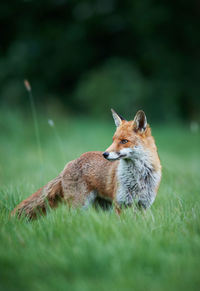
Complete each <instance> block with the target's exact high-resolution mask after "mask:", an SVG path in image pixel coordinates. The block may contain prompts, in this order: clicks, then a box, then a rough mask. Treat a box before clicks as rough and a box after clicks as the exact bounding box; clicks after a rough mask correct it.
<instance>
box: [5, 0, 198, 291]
mask: <svg viewBox="0 0 200 291" xmlns="http://www.w3.org/2000/svg"><path fill="white" fill-rule="evenodd" d="M0 29H1V34H0V35H1V37H0V291H1V290H2V291H5V290H6V291H8V290H9V291H16V290H20V291H23V290H25V291H27V290H30V291H46V290H47V291H51V290H52V291H54V290H56V291H57V290H59V291H60V290H61V291H62V290H63V291H66V290H70V291H90V290H91V291H93V290H96V291H97V290H99V291H102V290H106V291H107V290H110V291H116V290H117V291H118V290H119V291H121V290H126V291H129V290H131V291H132V290H136V291H144V290H148V291H161V290H162V291H168V290H171V291H179V290H181V291H183V290H187V291H188V290H190V291H191V290H192V291H199V290H200V276H199V270H200V193H199V191H200V151H199V149H200V134H199V133H200V131H199V130H198V129H199V122H200V80H199V79H200V2H199V1H197V0H196V1H195V0H190V1H186V0H182V1H180V0H176V1H172V0H168V1H165V0H164V1H158V0H126V1H123V0H121V1H120V0H93V1H89V0H88V1H77V0H76V1H75V0H73V1H72V0H51V1H50V0H49V1H45V0H44V1H36V0H35V1H29V0H26V1H20V0H18V1H16V0H12V1H6V0H1V1H0ZM24 79H28V80H29V81H30V83H31V86H32V93H33V97H34V102H35V105H36V112H35V111H34V107H32V108H31V104H30V100H29V96H28V92H27V91H26V89H25V87H24ZM111 107H113V108H114V109H115V110H116V111H117V112H119V113H120V114H122V116H124V117H126V118H127V119H133V118H134V114H135V113H136V111H137V110H138V109H143V110H144V111H145V112H146V115H147V119H148V121H149V123H150V125H152V132H153V136H154V137H155V140H156V145H157V146H158V152H159V155H160V158H161V163H162V167H163V171H162V182H161V186H160V189H159V193H158V196H157V198H156V201H155V203H154V204H153V206H152V207H151V209H149V210H148V211H146V212H137V211H135V210H134V209H126V210H124V212H123V214H122V216H121V217H120V218H119V217H118V216H116V215H115V212H114V211H112V210H111V211H110V212H103V211H96V210H95V209H92V208H91V209H89V210H88V211H85V212H84V211H82V210H81V209H76V210H71V211H68V208H67V207H66V205H62V206H60V207H58V208H57V209H56V210H54V211H49V212H48V213H47V215H46V216H45V217H41V218H40V219H38V220H37V221H34V222H31V223H30V222H28V221H27V220H26V219H22V220H18V219H17V218H16V217H15V218H13V219H11V217H10V212H11V210H12V209H13V208H14V207H15V206H16V205H17V204H18V203H19V202H20V201H22V200H23V199H25V198H26V197H28V196H29V195H31V194H32V193H33V192H35V191H36V190H37V189H38V188H40V187H41V186H42V185H44V184H46V183H47V182H48V181H49V180H51V179H52V178H54V177H55V176H57V175H58V173H59V172H60V171H61V170H62V169H63V167H64V165H65V164H66V163H67V162H68V161H70V160H72V159H75V158H77V157H79V156H80V155H81V154H82V153H83V152H86V151H93V150H101V151H104V150H105V149H106V148H107V147H108V146H109V145H110V143H111V141H112V135H113V132H114V130H115V125H114V122H113V121H112V117H111V113H110V108H111ZM34 113H36V114H35V115H34ZM48 121H49V122H48Z"/></svg>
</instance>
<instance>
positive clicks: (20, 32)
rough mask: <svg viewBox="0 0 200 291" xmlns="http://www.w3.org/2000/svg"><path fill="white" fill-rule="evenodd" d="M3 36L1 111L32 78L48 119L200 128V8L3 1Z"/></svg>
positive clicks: (16, 103) (146, 0)
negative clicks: (78, 117)
mask: <svg viewBox="0 0 200 291" xmlns="http://www.w3.org/2000/svg"><path fill="white" fill-rule="evenodd" d="M0 29H1V39H0V104H1V106H3V107H9V108H22V109H23V108H24V109H26V106H27V103H28V99H27V92H26V90H25V88H24V85H23V80H24V79H25V78H27V79H28V80H29V81H30V82H31V85H32V89H33V95H34V98H35V101H36V105H37V109H39V110H41V111H42V112H44V111H49V110H50V111H52V110H54V111H57V112H64V113H65V112H68V113H71V114H83V115H84V114H85V115H91V116H92V115H95V116H105V117H106V116H108V115H109V116H110V112H109V110H108V109H109V108H110V107H114V108H115V109H116V110H118V111H119V112H120V113H121V114H122V115H123V114H125V115H128V116H130V114H133V113H135V112H136V111H137V110H138V109H144V110H145V111H146V112H147V114H148V115H150V116H151V119H154V120H159V121H173V120H184V121H197V120H199V113H200V86H199V81H200V69H199V68H200V46H199V44H200V2H199V1H195V0H192V1H184V0H181V1H180V0H176V1H172V0H167V1H156V0H142V1H141V0H129V1H122V0H94V1H90V0H88V1H75V0H74V1H73V0H54V1H53V0H52V1H15V0H12V1H1V3H0Z"/></svg>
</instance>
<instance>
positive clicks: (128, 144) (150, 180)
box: [11, 109, 162, 219]
mask: <svg viewBox="0 0 200 291" xmlns="http://www.w3.org/2000/svg"><path fill="white" fill-rule="evenodd" d="M111 112H112V116H113V119H114V122H115V125H116V131H115V133H114V136H113V142H112V144H111V145H110V146H109V147H108V148H107V149H106V151H105V152H101V151H92V152H86V153H84V154H82V155H81V156H80V157H79V158H77V159H75V160H73V161H70V162H68V163H67V164H66V166H65V167H64V169H63V171H62V172H61V173H60V174H59V175H58V176H57V177H56V178H54V179H53V180H51V181H50V182H48V183H47V184H46V185H45V186H43V187H41V188H40V189H39V190H37V191H36V192H35V193H33V194H32V195H31V196H30V197H28V198H27V199H25V200H23V201H22V202H21V203H20V204H19V205H17V206H16V207H15V209H14V210H13V211H12V213H11V214H12V215H17V216H18V217H20V216H21V215H22V214H23V215H25V216H26V217H28V218H30V219H33V218H37V217H38V213H44V214H45V213H46V211H47V205H49V206H50V207H51V208H55V207H56V206H57V205H58V204H59V203H60V202H62V203H66V204H67V205H68V206H69V207H81V208H84V209H87V208H88V207H89V206H90V205H93V204H94V203H95V200H96V199H98V198H100V199H104V200H106V201H109V202H110V203H111V204H112V205H113V207H114V209H115V211H116V213H118V214H120V213H121V211H122V210H123V207H131V206H134V205H137V206H138V207H139V208H142V209H147V208H149V207H150V206H151V205H152V204H153V202H154V200H155V198H156V195H157V192H158V189H159V185H160V181H161V170H162V168H161V162H160V158H159V156H158V152H157V147H156V144H155V140H154V138H153V136H152V134H151V128H150V126H149V124H148V123H147V118H146V115H145V113H144V111H142V110H139V111H138V112H137V113H136V115H135V117H134V119H133V120H131V121H127V120H126V119H124V118H123V117H122V116H121V115H119V114H117V113H116V112H115V111H114V110H113V109H111Z"/></svg>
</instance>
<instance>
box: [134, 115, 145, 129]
mask: <svg viewBox="0 0 200 291" xmlns="http://www.w3.org/2000/svg"><path fill="white" fill-rule="evenodd" d="M146 127H147V118H146V115H145V113H144V111H142V110H139V111H138V112H137V113H136V115H135V118H134V129H135V130H139V131H141V132H143V131H145V129H146Z"/></svg>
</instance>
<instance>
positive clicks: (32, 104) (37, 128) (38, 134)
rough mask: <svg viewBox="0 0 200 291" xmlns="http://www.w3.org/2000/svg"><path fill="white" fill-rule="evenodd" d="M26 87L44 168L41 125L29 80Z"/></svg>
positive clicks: (39, 153)
mask: <svg viewBox="0 0 200 291" xmlns="http://www.w3.org/2000/svg"><path fill="white" fill-rule="evenodd" d="M24 85H25V87H26V89H27V91H28V95H29V101H30V105H31V112H32V116H33V123H34V129H35V137H36V143H37V148H38V156H39V159H40V164H41V166H42V164H43V157H42V147H41V140H40V133H39V125H38V117H37V112H36V106H35V102H34V98H33V94H32V89H31V86H30V83H29V82H28V81H27V80H24Z"/></svg>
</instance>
